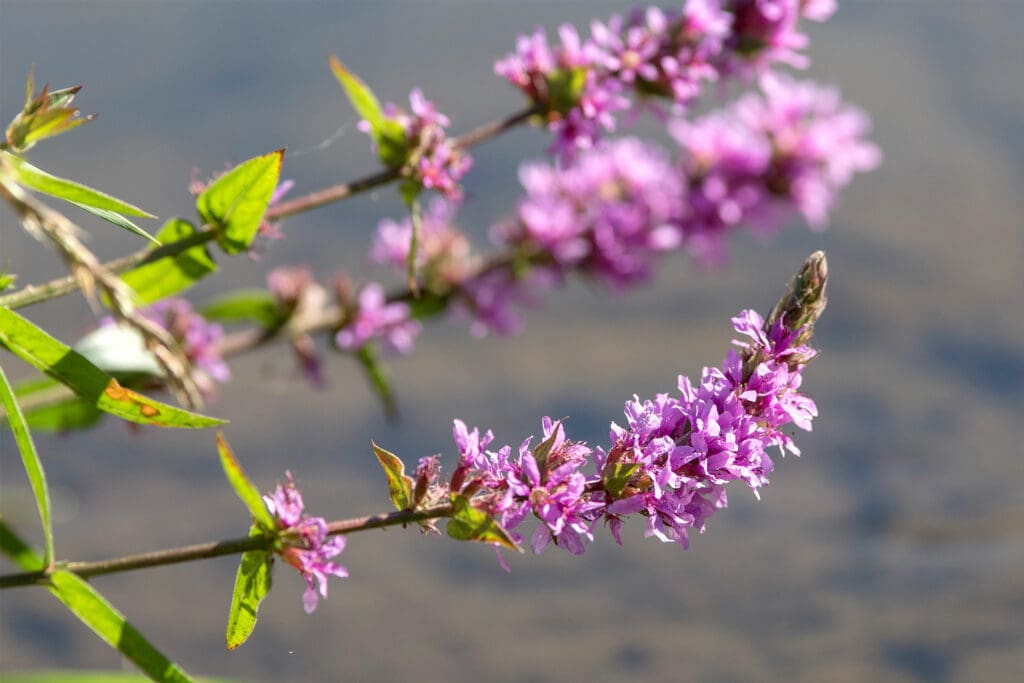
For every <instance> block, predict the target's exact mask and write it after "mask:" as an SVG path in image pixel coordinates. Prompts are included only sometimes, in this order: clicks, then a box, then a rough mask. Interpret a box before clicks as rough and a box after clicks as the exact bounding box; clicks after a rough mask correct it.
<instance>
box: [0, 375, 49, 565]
mask: <svg viewBox="0 0 1024 683" xmlns="http://www.w3.org/2000/svg"><path fill="white" fill-rule="evenodd" d="M0 402H2V403H3V406H4V409H5V410H6V411H7V422H8V423H9V424H10V426H11V431H12V432H14V441H15V443H17V444H18V450H19V451H20V452H21V462H22V463H23V464H24V465H25V473H26V474H27V475H28V481H29V484H30V485H31V486H32V494H33V495H34V496H35V499H36V507H38V508H39V519H40V521H41V522H42V524H43V540H44V543H45V546H46V550H45V555H44V562H45V564H46V565H47V566H49V565H50V564H51V563H52V562H53V559H54V556H53V521H52V519H51V517H50V490H49V488H48V487H47V485H46V473H45V472H44V471H43V463H42V461H40V460H39V454H38V453H37V452H36V446H35V444H34V443H33V442H32V434H31V433H30V432H29V430H28V425H26V424H25V417H24V416H23V415H22V414H21V408H20V407H19V406H18V401H17V400H16V399H15V397H14V391H13V390H12V389H11V385H10V384H9V383H8V382H7V375H6V374H4V370H3V368H2V367H0Z"/></svg>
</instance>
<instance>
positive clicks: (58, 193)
mask: <svg viewBox="0 0 1024 683" xmlns="http://www.w3.org/2000/svg"><path fill="white" fill-rule="evenodd" d="M0 154H2V155H3V157H4V159H5V160H6V161H7V163H8V165H9V166H10V168H11V169H12V171H13V174H14V180H15V182H17V183H18V184H19V185H23V186H25V187H27V188H30V189H33V190H36V191H37V192H42V193H43V194H48V195H50V196H51V197H56V198H57V199H64V200H66V201H69V202H74V203H76V204H85V205H86V206H91V207H94V208H97V209H106V210H107V211H116V212H117V213H123V214H127V215H129V216H142V217H143V218H156V216H154V215H153V214H151V213H149V212H148V211H144V210H143V209H140V208H139V207H137V206H133V205H132V204H129V203H128V202H124V201H121V200H120V199H118V198H116V197H112V196H110V195H109V194H107V193H105V192H100V191H99V190H94V189H93V188H91V187H87V186H86V185H82V184H81V183H76V182H75V181H73V180H67V179H65V178H58V177H57V176H55V175H50V174H49V173H47V172H46V171H44V170H42V169H39V168H36V167H35V166H33V165H32V164H30V163H28V162H27V161H25V160H24V159H22V158H21V157H18V156H15V155H13V154H11V153H10V152H3V151H0Z"/></svg>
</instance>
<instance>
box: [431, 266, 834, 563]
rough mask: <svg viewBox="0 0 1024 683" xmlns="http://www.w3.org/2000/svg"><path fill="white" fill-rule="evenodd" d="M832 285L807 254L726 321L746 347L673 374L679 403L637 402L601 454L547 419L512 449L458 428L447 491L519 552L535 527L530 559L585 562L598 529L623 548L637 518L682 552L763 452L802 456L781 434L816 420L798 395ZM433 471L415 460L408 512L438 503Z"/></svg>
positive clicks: (759, 482)
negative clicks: (691, 374) (788, 276)
mask: <svg viewBox="0 0 1024 683" xmlns="http://www.w3.org/2000/svg"><path fill="white" fill-rule="evenodd" d="M827 277H828V271H827V264H826V261H825V257H824V254H823V253H821V252H818V253H816V254H813V255H812V256H811V257H810V258H809V259H808V260H807V262H806V263H805V264H804V267H803V268H802V270H801V271H800V273H799V274H798V275H797V276H796V278H794V280H793V282H792V283H791V285H790V287H789V288H788V290H787V292H786V293H785V295H784V296H783V298H782V299H781V300H780V302H779V303H778V304H777V305H776V307H775V308H774V309H773V310H772V312H771V314H770V315H769V316H768V317H767V318H764V317H762V316H761V315H760V314H758V313H757V312H755V311H752V310H746V311H742V312H741V313H740V315H738V316H737V317H735V318H733V320H732V324H733V328H734V329H735V330H736V332H738V333H739V334H740V335H742V336H744V337H746V339H744V340H743V341H735V342H734V343H735V344H736V346H737V348H736V349H734V350H731V351H729V353H728V354H727V355H726V358H725V360H723V362H722V364H721V365H720V366H719V367H713V368H712V367H706V368H704V370H703V372H702V373H701V377H700V381H699V382H697V383H696V384H694V383H692V382H691V381H690V380H689V379H688V378H687V377H683V376H680V377H679V379H678V393H677V394H675V395H671V394H659V395H657V396H656V397H655V398H653V399H648V400H640V399H639V398H638V397H636V396H634V397H633V398H632V399H631V400H629V401H627V402H626V404H625V410H624V412H625V418H626V419H625V423H624V424H622V425H619V424H616V423H613V424H612V426H611V432H610V436H609V444H608V445H607V446H605V447H597V448H591V447H589V446H587V445H586V444H584V443H581V442H578V441H573V440H571V439H569V438H568V437H567V435H566V433H565V429H564V426H563V424H562V422H561V421H558V422H556V421H553V420H551V419H550V418H548V417H545V418H544V419H543V421H542V424H541V428H542V438H541V440H540V442H539V443H538V444H536V445H534V443H533V437H529V438H527V439H525V440H524V441H523V442H522V443H521V444H520V446H519V447H518V448H517V449H513V447H511V446H508V445H505V446H501V447H499V448H493V447H492V444H493V442H494V435H493V433H492V432H491V431H490V430H488V431H487V432H484V433H483V434H481V432H480V430H479V429H477V428H474V429H472V430H470V429H469V428H468V427H467V426H466V425H465V423H463V422H462V421H461V420H455V424H454V428H453V433H452V434H453V438H454V440H455V445H456V447H457V449H458V453H459V460H458V464H457V466H456V468H455V470H454V472H453V473H452V476H451V479H450V481H449V483H448V488H447V492H448V494H450V495H451V496H454V497H460V498H463V499H466V500H468V501H470V504H471V505H472V506H473V508H475V509H476V510H478V511H480V512H482V513H484V514H485V515H487V516H489V517H492V518H493V519H495V520H497V521H498V522H499V523H500V525H501V527H502V528H503V529H504V531H505V532H506V533H507V534H508V536H509V538H510V539H511V540H512V541H514V542H515V543H521V542H523V541H524V538H525V537H524V535H523V532H522V531H521V529H522V526H523V524H524V523H525V521H526V520H527V519H528V518H529V517H531V516H532V517H534V518H536V519H537V520H538V522H539V524H538V525H537V526H536V528H535V530H534V531H533V532H532V534H531V536H530V546H531V548H532V549H533V550H534V552H535V553H540V552H542V551H543V550H544V548H545V547H547V546H548V545H550V544H552V543H554V544H555V545H558V546H561V547H563V548H565V549H566V550H568V551H569V552H571V553H573V554H582V553H583V552H584V551H585V545H586V543H587V542H590V541H593V539H594V532H595V530H596V529H597V527H598V526H599V525H601V524H602V523H604V525H605V526H607V527H608V529H609V531H610V532H611V534H612V536H613V537H614V538H615V540H616V541H617V542H619V543H621V527H622V524H623V522H624V521H625V520H626V519H627V518H628V517H630V516H632V515H639V516H640V517H642V518H644V520H645V527H646V530H645V535H646V536H649V537H650V536H653V537H655V538H658V539H659V540H661V541H664V542H673V543H677V544H679V545H680V546H682V547H684V548H685V547H688V545H689V534H690V532H691V531H693V530H696V531H698V532H703V531H704V529H705V526H706V523H707V520H708V519H709V518H710V517H711V516H712V515H713V514H714V513H715V511H716V510H718V509H720V508H723V507H725V506H726V504H727V497H726V490H725V487H726V485H727V484H728V483H729V482H732V481H742V482H744V483H745V484H746V485H747V486H748V487H749V488H750V489H752V490H753V491H754V493H755V494H757V490H758V489H759V488H761V487H763V486H765V485H766V484H767V483H768V476H769V475H770V474H771V472H772V470H773V468H774V464H773V462H772V459H771V457H770V456H769V453H768V451H769V449H771V448H778V449H779V451H780V452H781V453H783V454H785V452H787V451H788V452H790V453H794V454H799V450H798V449H797V447H796V445H795V443H794V441H793V438H792V436H791V435H790V434H789V433H788V432H787V431H785V430H786V428H787V427H788V426H790V425H793V426H795V427H797V428H799V429H804V430H810V429H811V422H812V420H813V418H814V417H815V416H816V415H817V408H816V406H815V404H814V402H813V401H812V400H811V399H810V398H809V397H808V396H806V395H804V394H802V393H800V391H799V390H800V386H801V382H802V371H803V369H804V367H805V366H806V365H807V364H808V363H809V362H810V361H811V360H813V359H814V358H815V356H816V355H817V352H816V351H815V350H814V349H812V348H811V347H810V346H809V345H808V342H809V341H810V338H811V335H812V334H813V330H814V324H815V322H816V321H817V319H818V317H819V316H820V315H821V313H822V311H823V310H824V307H825V303H826V292H825V288H826V283H827ZM438 472H439V465H438V464H437V461H436V458H428V459H424V460H421V461H420V466H419V467H418V469H417V480H416V481H417V483H416V485H415V486H416V491H417V492H420V493H417V494H416V495H414V496H413V504H412V507H413V509H415V508H417V507H423V506H424V505H429V504H432V503H434V502H436V501H438V500H442V499H443V498H444V497H445V491H444V488H443V485H441V484H438ZM426 491H431V494H430V496H429V497H428V496H426V495H425V493H424V492H426ZM427 500H429V503H424V502H422V501H427Z"/></svg>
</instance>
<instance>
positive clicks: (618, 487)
mask: <svg viewBox="0 0 1024 683" xmlns="http://www.w3.org/2000/svg"><path fill="white" fill-rule="evenodd" d="M638 469H640V463H638V462H616V463H609V464H607V465H605V466H604V471H603V472H602V473H601V479H602V481H603V483H604V490H605V491H607V492H608V493H609V494H610V495H611V496H612V498H618V497H619V496H621V495H622V492H623V491H624V490H625V489H626V485H627V484H629V479H630V477H632V476H633V475H634V474H636V471H637V470H638Z"/></svg>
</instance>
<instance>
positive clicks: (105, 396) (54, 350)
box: [0, 307, 226, 429]
mask: <svg viewBox="0 0 1024 683" xmlns="http://www.w3.org/2000/svg"><path fill="white" fill-rule="evenodd" d="M0 345H2V346H5V347H6V348H7V349H8V350H10V351H11V352H12V353H13V354H15V355H16V356H18V357H19V358H21V359H22V360H24V361H25V362H26V363H29V364H30V365H32V366H33V367H35V368H36V369H37V370H42V371H43V372H45V373H46V374H47V375H49V376H50V377H52V378H54V379H56V380H58V381H59V382H61V383H63V384H66V385H67V386H69V387H70V388H71V389H72V391H74V392H75V393H76V394H78V395H79V396H81V397H82V398H84V399H86V400H87V401H89V402H90V403H91V404H92V405H94V406H96V407H97V408H99V409H100V410H102V411H104V412H107V413H110V414H111V415H116V416H118V417H120V418H121V419H124V420H128V421H130V422H137V423H139V424H152V425H157V426H159V427H184V428H190V429H198V428H202V427H212V426H215V425H219V424H224V423H225V422H226V421H225V420H220V419H218V418H215V417H208V416H206V415H199V414H197V413H192V412H189V411H187V410H182V409H181V408H175V407H174V406H171V405H168V404H166V403H161V402H160V401H154V400H153V399H151V398H147V397H146V396H143V395H142V394H139V393H137V392H135V391H132V390H131V389H125V388H124V387H122V386H121V384H120V383H119V382H118V381H117V380H116V379H114V378H113V377H111V376H110V375H108V374H107V373H105V372H103V371H102V370H100V369H99V368H98V367H96V366H95V365H93V364H92V363H90V362H89V361H88V360H87V359H86V358H85V357H84V356H82V355H81V354H79V353H77V352H76V351H73V350H72V349H70V348H69V347H67V346H65V345H64V344H62V343H61V342H59V341H57V340H56V339H54V338H53V337H51V336H50V335H48V334H47V333H46V332H44V331H43V330H41V329H39V328H38V327H36V326H35V325H34V324H32V323H31V322H29V321H28V320H26V319H25V318H23V317H21V316H20V315H18V314H17V313H15V312H14V311H11V310H10V309H7V308H2V307H0Z"/></svg>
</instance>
